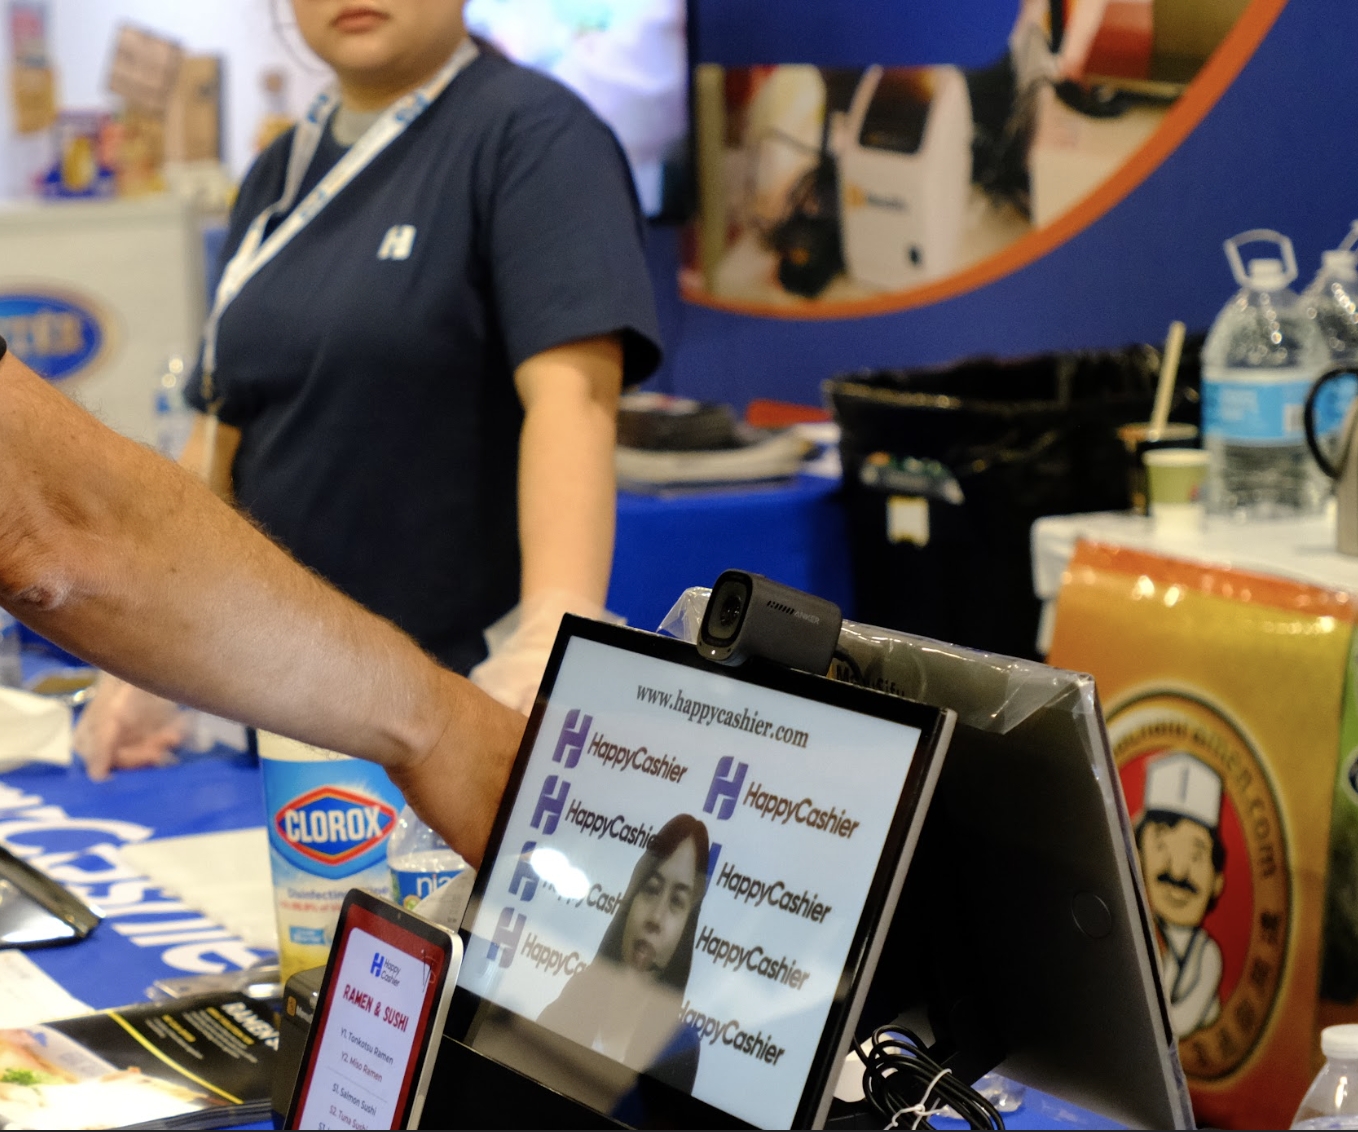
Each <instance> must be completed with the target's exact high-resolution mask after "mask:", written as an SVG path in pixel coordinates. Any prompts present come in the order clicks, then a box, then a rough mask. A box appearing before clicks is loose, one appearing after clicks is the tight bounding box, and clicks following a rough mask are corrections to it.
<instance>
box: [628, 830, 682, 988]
mask: <svg viewBox="0 0 1358 1132" xmlns="http://www.w3.org/2000/svg"><path fill="white" fill-rule="evenodd" d="M697 871H698V851H697V849H695V848H694V845H693V842H692V841H685V842H684V843H683V844H682V845H680V846H679V848H677V849H676V850H675V851H674V852H673V853H671V854H670V855H669V856H668V857H666V858H665V860H664V861H662V862H661V864H660V867H659V868H658V869H656V870H655V872H653V873H652V874H651V875H650V876H649V877H647V878H646V880H645V881H643V882H642V885H641V889H640V891H639V892H638V893H637V895H636V897H635V899H633V901H632V908H631V910H630V911H629V912H628V913H627V923H626V924H625V925H624V926H623V930H622V961H623V963H625V964H626V965H627V966H628V967H631V968H633V969H634V970H637V971H654V970H656V969H658V968H664V967H667V966H669V962H670V960H671V959H673V958H674V949H675V947H677V946H678V944H679V937H680V936H681V935H683V933H684V925H685V923H687V922H688V914H689V912H691V911H692V910H693V901H694V898H695V896H696V895H697V893H696V888H697V875H696V874H697Z"/></svg>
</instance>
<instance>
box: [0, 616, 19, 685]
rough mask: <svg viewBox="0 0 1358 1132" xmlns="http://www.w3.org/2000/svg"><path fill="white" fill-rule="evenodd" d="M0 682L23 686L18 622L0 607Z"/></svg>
mask: <svg viewBox="0 0 1358 1132" xmlns="http://www.w3.org/2000/svg"><path fill="white" fill-rule="evenodd" d="M0 684H3V685H4V686H5V687H6V688H22V687H23V686H24V673H23V666H22V664H21V662H20V649H19V622H17V621H16V620H14V618H13V617H11V616H10V615H9V614H8V613H6V612H5V611H4V610H3V609H0Z"/></svg>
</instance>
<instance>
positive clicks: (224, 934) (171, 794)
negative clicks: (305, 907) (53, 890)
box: [0, 747, 272, 1008]
mask: <svg viewBox="0 0 1358 1132" xmlns="http://www.w3.org/2000/svg"><path fill="white" fill-rule="evenodd" d="M226 750H227V748H224V747H217V748H215V751H216V752H218V753H217V754H213V755H193V756H188V757H187V758H186V759H185V761H183V762H181V763H180V764H179V765H178V766H173V767H166V768H163V769H159V770H149V771H131V772H123V773H119V774H115V775H114V776H113V777H112V778H111V779H110V780H109V781H107V782H91V781H90V779H89V778H88V777H87V776H86V774H85V771H84V768H83V767H82V766H80V765H79V764H76V765H74V766H71V767H66V768H54V767H32V768H21V769H19V770H15V771H11V772H10V773H8V774H5V775H3V776H0V840H3V841H4V843H5V844H6V845H7V846H8V847H9V848H10V849H11V850H12V851H14V852H16V853H18V854H19V855H20V856H23V857H25V858H27V859H28V860H29V861H31V862H32V863H33V864H35V865H37V866H39V867H40V868H43V869H45V870H46V871H48V872H49V873H51V874H52V875H53V876H55V877H56V878H57V879H58V880H61V881H63V882H64V883H67V884H69V885H70V886H71V887H72V888H74V889H75V890H76V891H78V892H80V893H81V894H82V895H85V896H87V897H88V898H89V899H90V900H92V901H93V902H94V903H96V904H98V905H100V907H102V908H103V909H104V911H105V912H106V913H107V917H108V918H107V919H106V920H105V921H104V922H103V924H101V925H100V926H99V927H98V928H97V929H95V931H94V933H93V934H92V935H91V936H90V937H89V938H88V939H86V940H84V941H83V942H81V943H78V944H73V945H69V946H62V947H51V948H43V949H39V950H35V951H30V952H29V953H28V954H29V956H30V957H31V958H32V959H33V960H34V962H36V963H37V964H38V966H40V967H41V968H42V969H43V970H44V971H46V972H47V973H48V974H49V975H51V976H52V978H54V979H55V980H56V981H57V982H59V983H60V984H61V985H62V986H63V987H65V988H66V989H67V990H68V991H70V992H71V994H73V995H75V996H76V998H79V999H81V1000H83V1001H84V1002H87V1003H89V1005H91V1006H93V1007H96V1008H104V1007H109V1006H120V1005H125V1004H127V1003H132V1002H139V1001H144V1000H145V997H146V988H147V987H149V986H150V985H151V984H152V983H153V982H155V981H156V980H157V979H162V978H168V977H172V976H183V975H189V974H193V975H197V974H207V973H220V972H222V971H227V970H236V969H239V968H243V967H249V966H251V965H252V964H254V963H257V962H260V961H262V960H267V959H270V958H271V957H272V956H271V953H268V952H261V951H256V950H254V949H252V948H249V947H247V946H246V945H245V944H244V942H242V941H241V940H240V939H239V938H238V937H236V936H233V935H232V934H231V933H230V932H229V931H227V930H226V929H224V928H222V927H220V926H219V925H217V924H214V923H212V921H210V920H208V919H206V918H205V917H203V916H202V915H200V914H199V913H198V912H196V911H195V910H193V909H191V908H186V907H185V906H184V905H183V904H181V903H180V902H179V901H177V900H175V899H173V898H172V897H170V896H168V895H166V894H165V893H164V892H162V891H161V890H160V889H158V888H157V887H155V886H154V885H153V884H152V883H151V882H150V881H149V880H148V879H146V878H145V877H144V876H141V875H140V874H138V873H137V872H136V871H135V870H134V869H132V868H130V867H129V866H128V865H126V864H125V863H123V862H122V860H121V858H120V856H119V849H120V847H121V846H123V845H126V844H129V843H135V842H140V841H146V840H148V839H150V838H152V837H178V836H182V835H185V834H191V833H218V832H223V831H226V830H237V829H247V828H250V827H252V826H258V825H260V824H262V821H263V816H264V798H263V794H262V792H261V789H260V777H259V768H258V766H257V765H256V764H255V762H254V759H253V758H251V757H250V756H248V755H244V754H231V755H227V754H224V752H225V751H226Z"/></svg>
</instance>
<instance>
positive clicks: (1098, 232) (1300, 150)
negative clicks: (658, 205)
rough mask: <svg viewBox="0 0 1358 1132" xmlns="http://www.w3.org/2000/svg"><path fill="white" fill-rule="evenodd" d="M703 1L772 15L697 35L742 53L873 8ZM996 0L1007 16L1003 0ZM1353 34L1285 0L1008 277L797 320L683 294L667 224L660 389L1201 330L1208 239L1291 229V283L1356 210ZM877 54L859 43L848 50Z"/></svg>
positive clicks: (1326, 4) (801, 379)
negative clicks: (1272, 19) (1080, 219)
mask: <svg viewBox="0 0 1358 1132" xmlns="http://www.w3.org/2000/svg"><path fill="white" fill-rule="evenodd" d="M704 2H705V4H707V6H709V7H711V6H716V7H720V6H721V5H723V4H725V3H730V4H731V8H732V12H733V13H735V12H737V11H739V12H741V13H744V17H745V18H751V19H752V18H753V17H754V16H756V15H757V16H758V17H759V18H760V19H761V20H768V21H772V20H773V17H774V14H775V13H778V12H781V13H782V14H783V21H784V23H783V25H782V26H772V23H770V25H769V26H764V25H762V24H761V25H759V26H756V25H754V24H752V23H751V24H741V23H739V21H738V20H737V18H736V16H735V15H734V14H732V15H730V16H729V17H725V18H724V20H725V22H720V21H714V23H713V25H712V26H711V27H709V28H707V29H705V30H703V32H702V36H703V39H704V41H705V43H707V47H706V48H705V49H706V50H713V51H714V52H715V49H714V48H712V46H711V43H712V37H714V36H715V35H716V34H717V32H716V29H717V28H722V29H725V34H729V35H730V36H731V37H732V39H733V40H734V41H735V42H736V43H737V44H738V46H739V48H740V51H741V52H752V53H757V52H756V51H755V48H756V47H757V46H758V45H759V44H767V43H782V42H793V41H795V42H799V43H804V42H805V41H804V40H803V39H802V38H799V37H800V36H803V35H805V34H807V29H812V28H820V27H821V26H822V25H823V24H824V22H825V21H826V20H831V19H832V17H831V13H835V12H837V13H839V18H841V19H845V18H846V17H845V13H848V12H854V13H856V12H858V11H859V10H860V5H862V6H865V7H866V6H869V5H864V4H863V0H838V2H831V0H820V2H819V3H816V4H811V3H799V4H795V5H791V6H788V5H777V6H775V5H773V4H765V3H764V2H763V0H741V2H740V3H735V2H734V0H710V2H709V0H704ZM881 7H882V8H883V9H884V10H885V8H886V7H887V5H885V4H884V5H881ZM897 7H900V8H901V9H902V12H901V14H900V18H901V20H902V21H905V20H906V19H907V17H909V18H912V19H923V17H924V15H926V14H927V15H929V16H930V18H937V19H938V20H940V21H941V23H940V25H939V26H940V27H946V26H948V25H949V24H950V23H955V22H956V21H957V19H958V17H957V15H956V13H955V12H953V6H950V5H939V6H935V7H934V8H933V9H925V8H923V7H920V6H916V5H914V4H910V5H897ZM965 7H966V8H967V9H968V10H969V11H970V9H971V5H966V6H965ZM979 7H981V6H979V5H978V8H979ZM1000 7H1003V8H1004V9H1005V11H1006V21H1007V20H1008V19H1010V18H1012V10H1013V7H1016V5H1013V6H1007V5H1002V6H1000ZM813 8H814V9H815V13H816V14H815V15H814V16H813V15H811V14H810V12H811V9H813ZM982 10H983V11H988V10H989V9H988V7H987V8H984V9H982ZM798 21H800V22H798ZM794 23H795V24H796V26H795V27H794V26H793V25H794ZM954 30H955V29H954ZM950 34H951V33H950ZM756 41H757V42H756ZM1355 43H1358V4H1355V3H1352V2H1351V0H1292V2H1291V3H1289V4H1288V5H1287V7H1286V8H1284V10H1283V11H1282V13H1281V15H1280V16H1279V18H1278V21H1277V23H1276V24H1275V25H1274V26H1273V28H1272V30H1271V31H1270V32H1269V34H1268V35H1267V37H1266V38H1265V39H1264V41H1263V43H1262V44H1261V45H1260V47H1259V49H1258V51H1257V52H1256V53H1255V55H1254V57H1253V58H1252V59H1251V60H1250V61H1249V62H1248V63H1247V64H1246V65H1245V67H1244V69H1243V71H1242V72H1241V74H1240V75H1239V76H1238V78H1237V79H1236V81H1235V82H1234V84H1233V85H1232V86H1231V87H1230V88H1229V89H1227V91H1226V92H1225V93H1224V95H1223V96H1222V98H1221V99H1220V101H1219V102H1218V103H1217V104H1216V106H1215V107H1213V108H1212V109H1211V110H1210V111H1209V112H1208V114H1207V116H1206V118H1205V119H1204V120H1203V121H1202V122H1201V123H1200V124H1199V126H1198V127H1197V129H1196V130H1194V131H1193V132H1192V133H1191V134H1189V136H1188V137H1187V138H1186V139H1185V141H1184V143H1183V144H1182V145H1181V146H1180V147H1179V149H1177V150H1176V151H1175V152H1174V153H1172V154H1171V155H1170V157H1169V158H1168V159H1167V160H1166V161H1165V162H1164V164H1163V165H1161V166H1160V168H1158V169H1157V170H1156V171H1155V172H1154V173H1152V174H1151V175H1150V177H1149V178H1148V179H1147V180H1146V181H1145V182H1143V183H1142V184H1141V185H1140V186H1139V187H1138V188H1137V189H1135V190H1134V191H1133V192H1132V193H1131V194H1130V195H1129V196H1128V197H1127V198H1126V199H1124V200H1123V201H1122V202H1121V203H1120V204H1118V205H1117V206H1115V207H1114V208H1113V209H1112V210H1111V211H1109V212H1108V213H1106V214H1105V215H1104V216H1103V217H1102V218H1101V219H1099V220H1097V221H1096V222H1095V223H1093V224H1092V225H1091V226H1090V227H1089V228H1087V229H1085V230H1084V231H1083V232H1081V233H1080V234H1078V235H1077V236H1075V237H1074V238H1073V239H1071V240H1070V241H1068V242H1067V243H1065V244H1063V245H1061V246H1060V247H1057V248H1056V249H1054V250H1053V251H1051V252H1050V253H1048V254H1047V255H1046V256H1044V257H1042V258H1040V259H1038V260H1037V261H1035V262H1033V263H1031V264H1030V265H1028V266H1027V267H1025V268H1023V269H1021V270H1019V271H1018V272H1016V273H1014V274H1012V275H1009V276H1006V277H1004V278H1002V279H999V280H997V281H995V282H993V283H991V284H989V285H987V286H984V287H981V288H979V289H977V290H975V291H972V292H970V293H968V294H965V295H961V296H958V297H956V298H952V299H949V300H946V301H943V302H940V303H936V304H933V305H930V306H926V307H922V308H918V309H915V310H910V311H902V312H898V313H893V314H886V315H877V316H873V317H868V318H857V319H848V320H834V321H809V320H805V321H800V320H785V319H765V318H754V317H749V316H745V315H738V314H732V313H727V312H722V311H716V310H710V309H707V308H703V307H697V306H691V305H686V304H680V303H679V300H678V297H677V292H676V288H675V284H674V274H673V271H672V270H670V269H671V267H672V266H674V265H675V264H677V237H676V236H675V234H674V233H673V232H666V231H664V230H659V231H657V232H656V234H655V235H656V246H655V247H654V248H653V252H652V254H653V261H654V263H655V267H656V273H657V280H658V283H659V286H660V289H661V291H662V294H661V296H660V301H661V307H662V311H663V312H665V321H666V328H667V331H668V332H669V335H670V339H671V357H670V359H669V362H668V364H667V367H666V370H665V372H664V374H663V375H662V378H661V384H662V386H663V387H666V388H670V389H673V390H674V391H675V392H679V393H684V394H687V395H691V396H697V397H702V398H707V399H713V400H724V401H732V402H734V403H736V404H739V405H743V404H744V403H745V402H747V401H749V400H750V399H751V398H754V397H781V398H784V399H787V400H793V401H801V402H807V403H816V402H819V400H820V384H821V382H822V381H823V380H824V379H825V378H827V377H830V376H832V375H833V374H835V373H839V372H843V371H847V370H852V369H856V368H861V367H871V366H901V365H909V366H915V365H928V364H935V363H942V362H947V361H950V360H953V359H956V358H960V357H965V356H968V355H975V354H999V355H1018V354H1024V353H1031V352H1037V351H1044V350H1051V349H1064V348H1076V347H1097V346H1115V345H1120V344H1122V343H1125V342H1130V341H1152V342H1157V341H1160V340H1161V339H1162V338H1163V336H1164V333H1165V328H1166V326H1167V325H1168V324H1169V322H1170V320H1171V319H1174V318H1181V319H1183V320H1184V321H1185V322H1187V323H1188V325H1189V327H1190V329H1206V327H1207V326H1208V325H1209V324H1210V323H1211V321H1212V319H1213V318H1214V317H1215V315H1216V312H1217V310H1218V309H1219V308H1220V307H1221V305H1222V304H1223V303H1224V302H1225V301H1226V299H1227V298H1228V297H1229V296H1230V294H1231V293H1232V291H1233V290H1234V287H1235V284H1234V282H1233V281H1232V279H1231V275H1230V269H1229V268H1228V266H1227V264H1226V259H1225V256H1224V255H1223V253H1222V248H1221V242H1222V240H1224V239H1225V238H1227V237H1229V236H1231V235H1234V234H1235V233H1237V232H1241V231H1243V230H1245V229H1247V228H1254V227H1270V228H1277V229H1279V230H1281V231H1283V232H1285V233H1287V234H1289V235H1290V236H1291V237H1292V238H1293V240H1294V242H1295V244H1296V248H1297V257H1298V262H1299V264H1300V266H1301V272H1302V276H1301V280H1300V281H1299V284H1298V285H1299V286H1300V285H1303V284H1304V283H1305V282H1307V281H1308V280H1309V278H1310V276H1311V275H1312V274H1313V273H1314V272H1315V270H1316V268H1317V267H1318V265H1319V256H1320V252H1321V251H1322V250H1323V249H1325V248H1327V247H1332V246H1334V245H1335V244H1337V243H1338V242H1339V240H1340V239H1341V238H1342V237H1343V236H1344V234H1345V232H1346V231H1347V229H1348V225H1349V222H1350V221H1351V220H1352V219H1353V218H1354V217H1355V216H1358V134H1355V132H1354V129H1353V120H1354V109H1353V108H1354V103H1355V92H1356V91H1358V86H1355V84H1354V74H1355V73H1356V72H1355V66H1354V63H1353V58H1352V52H1353V45H1354V44H1355ZM832 46H833V47H835V49H838V47H837V45H836V44H832ZM733 54H734V50H733ZM879 54H880V53H876V54H875V53H873V52H871V51H865V52H864V53H863V54H862V56H860V58H859V60H858V61H860V62H863V61H868V60H872V59H875V58H878V57H879ZM768 57H777V56H776V55H772V56H766V58H768ZM808 58H812V56H808ZM817 61H827V60H822V59H817ZM828 61H833V62H844V61H845V60H843V59H841V58H834V59H831V60H828Z"/></svg>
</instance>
